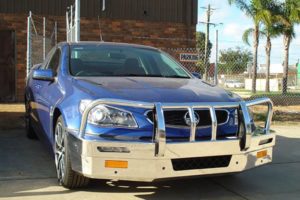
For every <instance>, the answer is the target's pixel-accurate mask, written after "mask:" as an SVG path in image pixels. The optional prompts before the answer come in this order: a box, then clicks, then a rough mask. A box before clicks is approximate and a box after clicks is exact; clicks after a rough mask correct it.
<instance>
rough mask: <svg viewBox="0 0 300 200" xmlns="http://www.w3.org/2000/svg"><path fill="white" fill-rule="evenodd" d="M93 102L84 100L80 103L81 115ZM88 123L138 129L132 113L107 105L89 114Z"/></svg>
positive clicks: (98, 107) (99, 106) (96, 108)
mask: <svg viewBox="0 0 300 200" xmlns="http://www.w3.org/2000/svg"><path fill="white" fill-rule="evenodd" d="M91 102H92V101H90V100H82V101H81V102H80V105H79V110H80V112H81V114H83V112H84V111H85V109H86V108H87V106H88V105H89V104H90V103H91ZM88 123H89V124H93V125H98V126H117V127H128V128H137V127H138V125H137V123H136V121H135V119H134V117H133V115H132V114H131V113H130V112H128V111H125V110H121V109H118V108H114V107H111V106H107V105H98V106H96V107H94V108H93V109H92V110H91V111H90V113H89V116H88Z"/></svg>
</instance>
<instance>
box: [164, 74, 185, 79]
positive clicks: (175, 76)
mask: <svg viewBox="0 0 300 200" xmlns="http://www.w3.org/2000/svg"><path fill="white" fill-rule="evenodd" d="M163 77H165V78H186V79H189V78H190V77H188V76H179V75H172V76H163Z"/></svg>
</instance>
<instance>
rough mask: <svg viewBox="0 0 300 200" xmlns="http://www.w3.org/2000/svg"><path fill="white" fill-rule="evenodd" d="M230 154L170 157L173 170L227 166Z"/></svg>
mask: <svg viewBox="0 0 300 200" xmlns="http://www.w3.org/2000/svg"><path fill="white" fill-rule="evenodd" d="M231 157H232V156H231V155H226V156H210V157H199V158H179V159H172V165H173V169H174V171H183V170H193V169H209V168H221V167H228V165H229V163H230V160H231Z"/></svg>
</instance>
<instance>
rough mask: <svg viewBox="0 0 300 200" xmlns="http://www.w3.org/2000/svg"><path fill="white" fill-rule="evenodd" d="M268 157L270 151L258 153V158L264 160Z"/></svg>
mask: <svg viewBox="0 0 300 200" xmlns="http://www.w3.org/2000/svg"><path fill="white" fill-rule="evenodd" d="M267 155H268V151H267V150H264V151H259V152H257V154H256V158H264V157H266V156H267Z"/></svg>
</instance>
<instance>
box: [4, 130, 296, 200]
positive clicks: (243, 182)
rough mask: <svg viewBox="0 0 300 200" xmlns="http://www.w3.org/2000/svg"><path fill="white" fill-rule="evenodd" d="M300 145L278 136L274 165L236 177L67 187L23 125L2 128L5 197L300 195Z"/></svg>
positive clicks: (145, 197)
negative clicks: (57, 177) (75, 188)
mask: <svg viewBox="0 0 300 200" xmlns="http://www.w3.org/2000/svg"><path fill="white" fill-rule="evenodd" d="M299 145H300V140H299V137H298V138H293V137H283V136H278V137H277V146H276V147H275V149H274V162H273V163H272V164H270V165H266V166H263V167H260V168H257V169H253V170H249V171H246V172H244V173H240V174H235V175H228V176H220V177H209V178H208V177H205V178H204V177H202V178H194V179H181V180H169V181H160V182H153V183H141V182H126V181H119V182H111V181H104V180H93V181H92V183H91V184H90V185H89V186H88V187H87V188H83V189H80V190H67V189H64V188H62V187H60V186H58V183H57V181H56V178H55V177H56V172H55V167H54V160H53V158H52V156H51V155H50V154H49V152H48V151H47V150H46V148H45V147H44V145H43V144H42V143H41V142H40V141H38V140H29V139H27V138H26V136H25V131H24V129H18V130H0V158H1V163H0V197H30V196H32V197H33V196H36V197H40V198H43V197H46V196H47V197H48V196H51V197H60V196H61V195H68V197H70V198H73V199H81V198H79V196H77V195H80V194H83V193H84V195H85V197H88V195H91V196H93V197H97V198H101V197H103V196H105V195H106V196H107V195H108V197H110V196H111V197H114V198H116V199H123V198H122V197H123V195H126V199H131V198H141V199H149V200H152V199H170V198H172V199H184V198H189V199H245V198H248V199H249V198H252V199H268V198H269V199H271V198H274V199H276V197H277V198H278V199H280V197H283V196H280V195H281V194H285V195H295V197H296V196H298V197H299V195H300V194H299V191H300V186H299V182H300V173H299V169H300V162H299V161H300V152H299ZM297 191H298V193H297ZM95 195H96V196H95ZM274 195H275V196H274ZM276 195H277V196H276ZM293 197H294V196H290V198H289V199H293ZM295 199H297V198H295Z"/></svg>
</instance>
